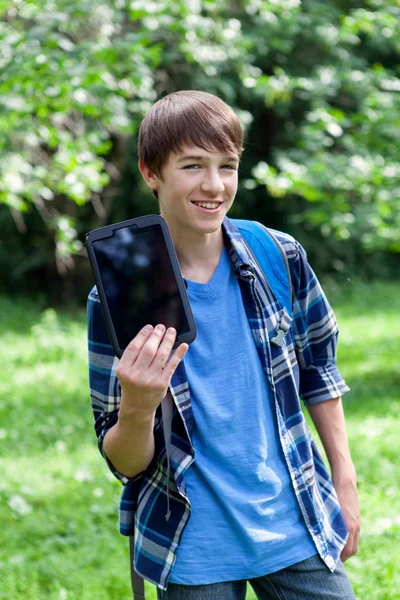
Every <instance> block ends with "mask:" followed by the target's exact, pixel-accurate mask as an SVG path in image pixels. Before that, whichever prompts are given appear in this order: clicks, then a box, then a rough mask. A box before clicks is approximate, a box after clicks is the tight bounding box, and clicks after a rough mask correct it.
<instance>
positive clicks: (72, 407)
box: [0, 283, 400, 600]
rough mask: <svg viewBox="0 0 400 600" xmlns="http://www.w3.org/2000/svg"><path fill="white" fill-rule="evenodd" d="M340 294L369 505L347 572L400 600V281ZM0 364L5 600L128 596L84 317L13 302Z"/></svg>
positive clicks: (375, 597) (343, 349) (358, 583)
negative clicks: (92, 396)
mask: <svg viewBox="0 0 400 600" xmlns="http://www.w3.org/2000/svg"><path fill="white" fill-rule="evenodd" d="M328 291H329V297H330V299H331V302H332V304H333V306H334V308H335V311H336V314H337V317H338V320H339V324H340V329H341V335H340V345H339V347H340V352H339V365H340V369H341V372H342V373H343V375H344V376H345V378H346V379H347V381H348V383H349V384H350V386H351V388H352V390H351V393H350V394H349V395H348V396H346V398H345V400H344V403H345V411H346V415H347V424H348V432H349V438H350V443H351V448H352V453H353V458H354V462H355V464H356V467H357V471H358V476H359V491H360V498H361V505H362V537H361V543H360V550H359V553H358V554H357V556H355V557H353V558H352V559H350V560H349V561H348V563H346V564H347V570H348V573H349V575H350V578H351V581H352V583H353V585H354V588H355V590H356V593H357V596H358V598H360V599H362V600H370V599H371V600H389V599H390V600H395V599H400V591H399V590H400V572H399V569H398V565H399V564H400V490H399V487H400V461H399V458H398V457H399V451H400V435H399V431H400V417H399V395H400V393H399V392H400V370H399V366H398V365H399V358H398V357H399V354H400V303H399V299H398V297H399V294H398V292H399V290H398V285H397V284H378V283H374V284H371V285H369V286H366V285H362V284H354V283H346V284H345V286H344V288H343V287H342V289H341V290H340V291H339V290H338V289H337V288H335V287H334V286H330V288H329V289H328ZM0 361H1V369H0V396H1V399H2V401H1V405H0V473H1V477H0V581H1V586H0V600H18V599H21V600H22V599H24V600H25V599H26V600H42V599H46V600H47V599H48V600H93V598H96V600H106V599H107V600H111V599H112V600H128V599H129V598H131V592H130V584H129V569H128V548H127V540H126V539H125V538H123V537H122V536H120V534H119V533H118V527H117V509H118V501H119V495H120V491H121V488H120V484H119V483H118V482H116V481H114V480H113V478H112V476H111V475H109V474H108V472H107V470H106V468H105V465H104V464H103V461H102V459H101V457H100V455H99V454H98V451H97V448H96V442H95V436H94V432H93V419H92V413H91V409H90V404H89V400H88V391H87V372H86V341H85V317H84V314H83V313H82V312H81V311H76V312H75V313H73V314H69V315H67V314H65V313H55V312H54V311H53V310H51V309H48V310H45V309H44V307H43V306H40V305H35V304H34V303H32V302H29V301H22V300H13V301H11V300H9V299H7V298H4V297H3V298H1V299H0ZM147 597H148V599H149V600H154V599H155V598H156V595H155V590H154V587H153V586H150V585H149V586H147ZM254 599H255V596H254V595H253V593H252V591H251V590H249V593H248V595H247V600H254Z"/></svg>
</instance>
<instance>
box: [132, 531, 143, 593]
mask: <svg viewBox="0 0 400 600" xmlns="http://www.w3.org/2000/svg"><path fill="white" fill-rule="evenodd" d="M129 560H130V565H131V583H132V591H133V600H143V599H145V598H146V596H145V593H144V580H143V579H142V577H140V575H139V574H138V573H136V571H135V569H134V562H135V539H134V537H133V535H131V536H129Z"/></svg>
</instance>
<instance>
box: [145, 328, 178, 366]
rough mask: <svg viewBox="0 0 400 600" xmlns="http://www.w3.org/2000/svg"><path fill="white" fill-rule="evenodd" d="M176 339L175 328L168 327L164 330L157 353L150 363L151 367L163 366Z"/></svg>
mask: <svg viewBox="0 0 400 600" xmlns="http://www.w3.org/2000/svg"><path fill="white" fill-rule="evenodd" d="M175 339H176V329H174V328H173V327H169V328H168V329H167V331H166V332H165V335H164V337H163V339H162V342H161V344H160V346H159V348H158V351H157V354H156V355H155V357H154V360H153V362H152V363H151V365H150V368H151V369H153V368H154V369H155V370H160V369H162V368H164V366H165V363H166V362H167V360H168V357H169V355H170V354H171V350H172V348H173V345H174V343H175Z"/></svg>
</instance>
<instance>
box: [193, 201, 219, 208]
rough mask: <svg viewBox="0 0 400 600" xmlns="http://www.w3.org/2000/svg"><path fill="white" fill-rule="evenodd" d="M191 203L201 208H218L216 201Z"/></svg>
mask: <svg viewBox="0 0 400 600" xmlns="http://www.w3.org/2000/svg"><path fill="white" fill-rule="evenodd" d="M193 204H197V206H201V207H203V208H218V202H193Z"/></svg>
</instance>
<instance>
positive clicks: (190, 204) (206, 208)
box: [139, 146, 239, 234]
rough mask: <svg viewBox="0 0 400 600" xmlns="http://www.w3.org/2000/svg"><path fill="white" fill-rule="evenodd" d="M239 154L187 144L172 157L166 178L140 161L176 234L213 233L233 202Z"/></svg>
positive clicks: (141, 167) (146, 177) (162, 210)
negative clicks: (160, 176) (156, 173)
mask: <svg viewBox="0 0 400 600" xmlns="http://www.w3.org/2000/svg"><path fill="white" fill-rule="evenodd" d="M238 166H239V156H238V155H237V154H232V153H226V154H225V153H220V152H219V151H212V152H210V151H207V150H203V149H202V148H198V147H196V146H185V147H184V148H183V149H182V151H181V152H179V153H173V152H171V154H170V155H169V157H168V160H167V162H166V163H165V165H164V167H163V169H162V179H161V178H159V177H157V175H155V174H154V173H153V172H152V171H150V170H149V169H147V167H145V166H144V165H143V164H142V163H141V164H139V168H140V170H141V173H142V175H143V177H144V179H145V181H146V183H147V185H149V187H150V188H151V189H153V190H157V193H158V200H159V203H160V211H161V215H162V216H163V217H164V218H165V220H166V221H167V223H168V225H169V227H170V229H171V232H172V233H173V234H174V233H175V234H179V233H184V232H192V233H194V232H197V233H204V234H206V233H213V232H215V231H217V230H219V229H220V227H221V223H222V221H223V219H224V217H225V215H226V213H227V212H228V210H229V209H230V207H231V206H232V204H233V201H234V199H235V195H236V190H237V185H238Z"/></svg>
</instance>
